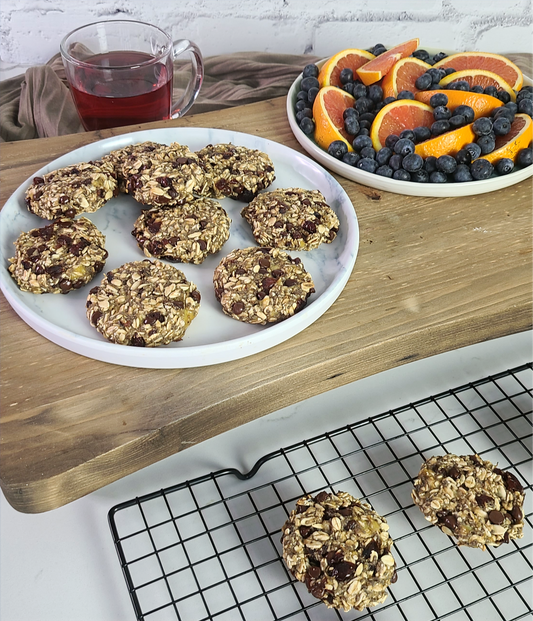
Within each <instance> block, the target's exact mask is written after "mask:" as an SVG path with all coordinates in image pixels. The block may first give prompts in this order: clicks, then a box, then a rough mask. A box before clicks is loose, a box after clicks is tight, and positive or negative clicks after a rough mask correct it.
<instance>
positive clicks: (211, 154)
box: [196, 143, 276, 202]
mask: <svg viewBox="0 0 533 621" xmlns="http://www.w3.org/2000/svg"><path fill="white" fill-rule="evenodd" d="M196 154H197V155H198V157H199V158H200V160H201V161H202V162H203V163H204V165H205V167H206V169H207V171H208V174H209V175H210V179H211V193H212V195H213V196H214V197H215V198H224V197H229V198H234V199H237V200H240V201H245V202H248V201H251V200H252V199H253V198H254V197H255V196H257V194H258V193H259V192H260V191H261V190H264V189H266V188H268V187H269V186H270V185H271V183H272V182H273V181H274V179H275V178H276V175H275V172H274V164H273V162H272V160H271V159H270V157H269V156H268V155H267V154H266V153H263V152H262V151H258V150H257V149H249V148H248V147H240V146H235V145H233V144H230V143H219V144H214V145H213V144H210V145H207V146H206V147H204V148H203V149H201V150H200V151H197V152H196Z"/></svg>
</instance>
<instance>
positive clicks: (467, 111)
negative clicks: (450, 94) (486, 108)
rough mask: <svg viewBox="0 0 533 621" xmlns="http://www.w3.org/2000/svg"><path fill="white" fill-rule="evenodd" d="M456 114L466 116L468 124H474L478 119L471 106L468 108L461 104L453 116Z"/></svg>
mask: <svg viewBox="0 0 533 621" xmlns="http://www.w3.org/2000/svg"><path fill="white" fill-rule="evenodd" d="M456 114H460V115H462V116H464V117H465V119H466V122H467V123H473V122H474V119H475V118H476V113H475V112H474V109H473V108H472V107H471V106H467V105H465V104H461V105H460V106H457V108H455V109H454V111H453V116H455V115H456Z"/></svg>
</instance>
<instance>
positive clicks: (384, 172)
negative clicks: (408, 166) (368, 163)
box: [375, 164, 394, 179]
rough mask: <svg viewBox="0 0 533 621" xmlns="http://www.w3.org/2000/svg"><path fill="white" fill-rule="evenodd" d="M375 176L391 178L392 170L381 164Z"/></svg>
mask: <svg viewBox="0 0 533 621" xmlns="http://www.w3.org/2000/svg"><path fill="white" fill-rule="evenodd" d="M375 172H376V175H380V176H381V177H388V178H389V179H390V178H391V177H392V175H393V173H394V170H392V168H391V167H390V166H387V164H382V165H381V166H378V167H377V168H376V171H375Z"/></svg>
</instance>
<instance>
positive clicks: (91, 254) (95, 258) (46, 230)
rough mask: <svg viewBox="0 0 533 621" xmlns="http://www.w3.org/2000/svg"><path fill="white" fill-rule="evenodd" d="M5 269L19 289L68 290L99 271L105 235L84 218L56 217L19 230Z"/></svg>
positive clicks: (39, 290)
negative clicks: (25, 229)
mask: <svg viewBox="0 0 533 621" xmlns="http://www.w3.org/2000/svg"><path fill="white" fill-rule="evenodd" d="M14 244H15V248H16V253H15V256H14V257H12V258H11V259H9V261H10V265H9V272H10V273H11V276H12V277H13V279H14V280H15V282H16V283H17V285H18V287H19V288H20V289H21V291H28V292H30V293H68V292H69V291H72V290H73V289H80V288H81V287H83V286H84V285H86V284H87V283H88V282H90V281H91V280H92V279H93V278H94V277H95V276H96V274H98V273H99V272H101V271H102V269H103V268H104V265H105V262H106V259H107V256H108V255H107V250H106V249H105V236H104V235H103V234H102V233H101V232H100V231H99V230H98V229H97V228H96V226H95V225H94V224H93V223H92V222H91V221H90V220H88V219H87V218H83V217H81V218H78V219H77V220H71V219H69V218H57V219H56V220H54V221H53V222H52V223H51V224H48V225H47V226H44V227H42V228H38V229H32V230H31V231H28V232H23V233H21V234H20V235H19V237H18V239H17V240H16V241H15V242H14Z"/></svg>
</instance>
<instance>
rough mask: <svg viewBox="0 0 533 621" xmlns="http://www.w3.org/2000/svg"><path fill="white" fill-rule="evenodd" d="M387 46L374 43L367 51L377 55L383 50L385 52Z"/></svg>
mask: <svg viewBox="0 0 533 621" xmlns="http://www.w3.org/2000/svg"><path fill="white" fill-rule="evenodd" d="M386 51H387V48H386V47H385V46H384V45H383V43H376V45H374V47H373V48H372V49H371V50H369V52H370V53H371V54H374V56H379V55H380V54H383V52H386Z"/></svg>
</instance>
